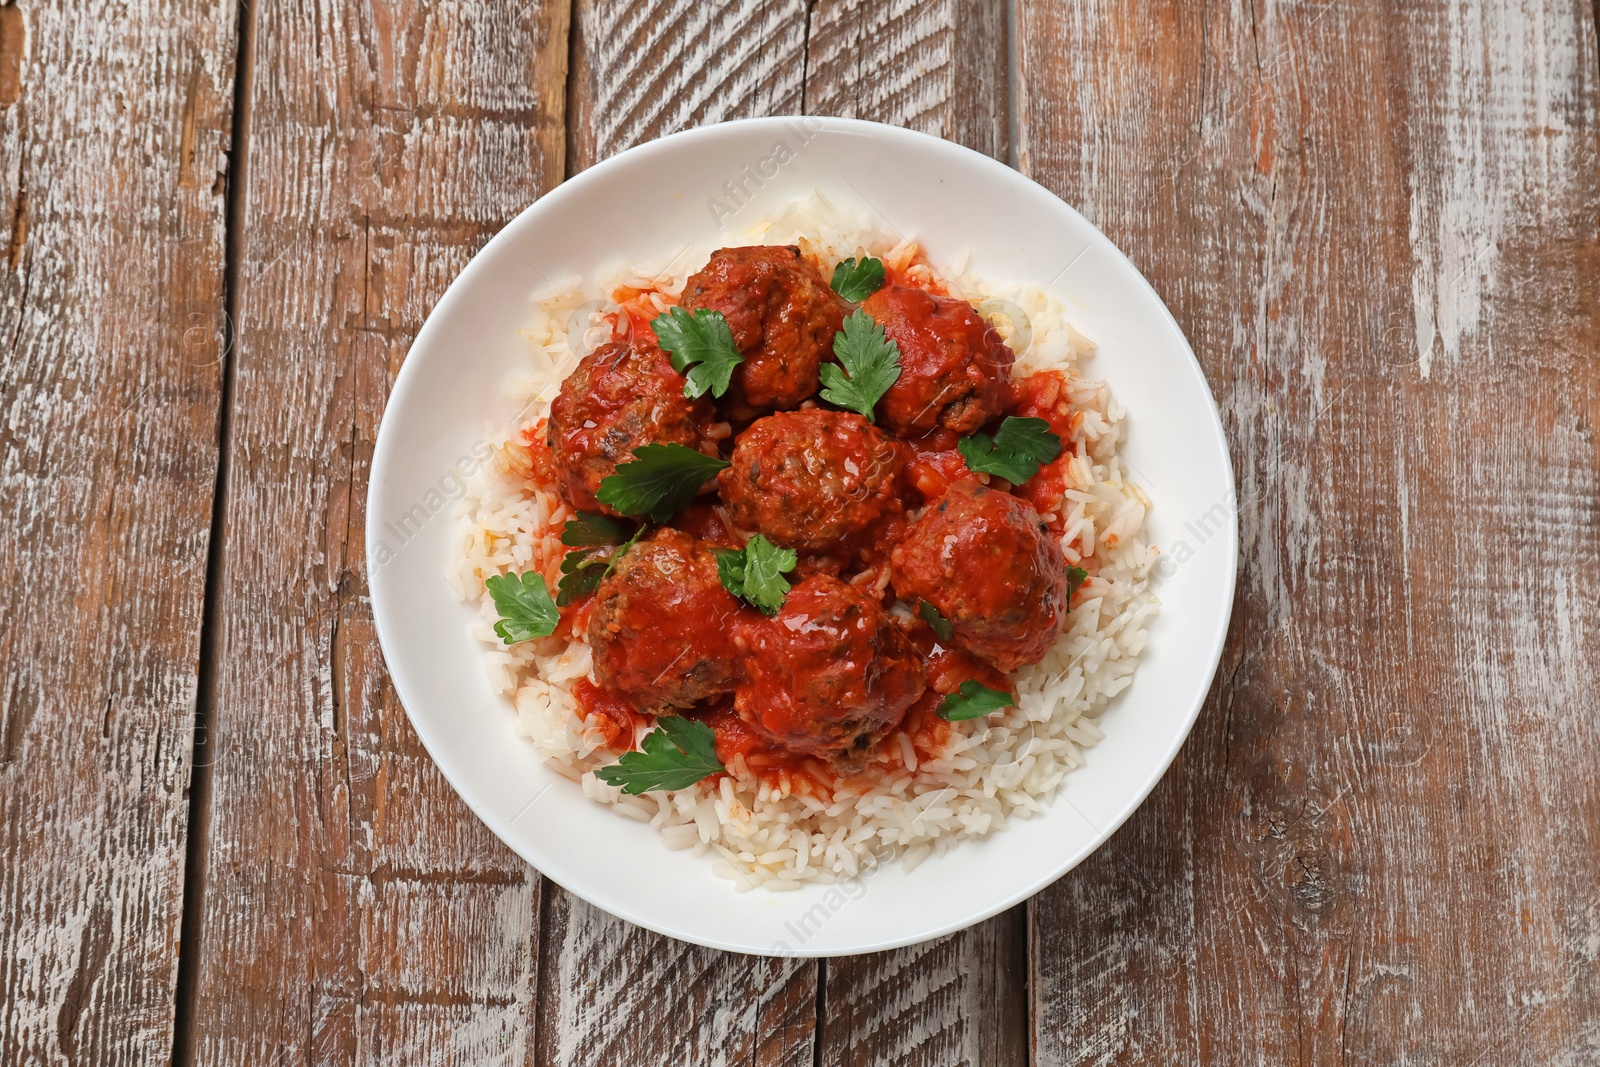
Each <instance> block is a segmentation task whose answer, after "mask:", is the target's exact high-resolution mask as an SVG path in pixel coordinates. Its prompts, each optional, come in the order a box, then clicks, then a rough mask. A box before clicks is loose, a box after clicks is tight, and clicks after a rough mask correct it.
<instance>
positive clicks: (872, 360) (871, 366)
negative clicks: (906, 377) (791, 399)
mask: <svg viewBox="0 0 1600 1067" xmlns="http://www.w3.org/2000/svg"><path fill="white" fill-rule="evenodd" d="M833 354H834V355H835V356H837V357H838V358H839V362H840V364H842V365H843V367H844V369H843V370H840V369H839V367H836V366H834V365H833V364H832V363H824V364H823V365H822V368H821V375H822V384H823V390H822V399H824V400H826V401H828V402H829V403H830V404H837V405H838V406H839V407H842V408H847V409H849V410H850V411H854V412H858V413H859V414H862V415H865V416H866V417H867V421H868V422H876V421H877V420H876V419H874V418H873V417H872V409H873V408H874V407H876V406H877V403H878V400H879V399H880V398H881V397H882V396H883V394H884V393H886V392H888V391H889V387H890V386H891V385H893V384H894V383H895V382H896V381H898V380H899V378H900V346H899V345H897V344H895V343H894V342H893V341H891V340H889V338H888V336H887V335H886V334H885V333H884V332H883V327H882V326H879V325H878V324H877V323H875V322H873V321H872V316H871V315H868V314H867V313H866V312H865V311H862V310H861V309H860V308H857V309H856V310H855V311H853V312H851V313H850V317H849V318H847V319H845V320H844V329H842V330H840V331H839V332H838V333H837V334H835V335H834V337H833ZM846 372H849V375H850V376H849V377H848V378H846V377H845V373H846Z"/></svg>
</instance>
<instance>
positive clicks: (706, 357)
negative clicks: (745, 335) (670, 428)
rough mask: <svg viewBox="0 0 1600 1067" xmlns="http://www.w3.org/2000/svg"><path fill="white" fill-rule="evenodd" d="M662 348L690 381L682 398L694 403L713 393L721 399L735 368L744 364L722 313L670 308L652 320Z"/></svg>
mask: <svg viewBox="0 0 1600 1067" xmlns="http://www.w3.org/2000/svg"><path fill="white" fill-rule="evenodd" d="M650 329H652V330H654V331H655V335H656V339H657V340H658V341H659V342H660V343H661V347H662V348H664V349H666V351H667V353H668V354H669V355H670V356H671V357H672V367H673V369H674V370H676V371H677V372H678V373H679V374H682V375H683V376H684V377H686V378H687V379H688V381H687V382H686V383H685V384H684V387H683V395H684V396H686V397H688V398H689V399H690V400H693V399H694V398H695V397H699V396H704V395H705V394H706V393H708V392H709V393H710V394H711V395H712V396H721V395H722V394H723V393H726V392H727V391H728V383H729V382H730V381H732V380H733V368H735V367H737V366H738V365H739V364H740V363H743V362H744V357H743V356H741V355H740V354H739V346H738V345H736V344H734V343H733V331H732V330H730V329H729V328H728V320H727V319H725V318H723V317H722V312H720V311H712V310H711V309H709V308H696V309H695V310H694V312H693V313H690V312H688V311H685V310H684V309H683V308H681V307H675V308H669V309H667V310H666V311H664V312H662V313H661V314H660V315H657V316H656V317H655V318H654V319H652V320H650Z"/></svg>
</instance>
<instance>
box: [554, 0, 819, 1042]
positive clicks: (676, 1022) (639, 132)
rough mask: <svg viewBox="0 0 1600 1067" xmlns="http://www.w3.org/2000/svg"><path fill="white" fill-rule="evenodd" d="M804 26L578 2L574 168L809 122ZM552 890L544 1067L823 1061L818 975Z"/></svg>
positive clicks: (764, 17)
mask: <svg viewBox="0 0 1600 1067" xmlns="http://www.w3.org/2000/svg"><path fill="white" fill-rule="evenodd" d="M805 19H806V5H805V3H804V2H803V0H787V2H781V3H763V2H758V0H732V2H729V0H724V2H720V3H713V4H691V3H687V2H683V0H653V2H648V3H623V2H620V0H606V2H593V0H579V2H578V4H577V5H576V9H575V17H574V23H573V33H574V40H573V50H572V56H573V61H572V72H571V95H570V97H569V101H568V110H569V115H570V117H571V121H570V123H569V125H568V148H569V154H568V166H569V169H570V170H571V171H573V172H576V171H579V170H582V169H584V168H585V167H588V166H591V165H592V164H594V163H596V162H598V161H599V160H601V159H604V158H605V157H607V156H610V155H613V154H615V153H616V152H619V151H621V150H622V149H624V148H627V147H629V146H630V145H633V144H636V143H638V142H640V141H645V140H649V139H650V138H652V137H657V136H660V135H662V134H665V133H671V132H672V131H674V130H677V129H681V128H684V127H687V126H694V125H700V124H703V123H707V122H716V121H719V120H722V119H729V118H742V117H747V116H752V115H762V114H769V113H782V112H797V111H799V109H800V86H801V82H802V75H803V71H804V57H805ZM665 54H671V55H672V56H673V61H672V62H662V61H661V59H660V57H661V56H662V55H665ZM546 892H547V896H548V904H547V907H546V909H545V915H544V922H543V923H542V928H541V937H542V942H543V943H542V948H541V953H540V994H539V1003H540V1006H541V1011H540V1014H541V1018H542V1019H545V1020H548V1025H547V1026H546V1028H545V1030H544V1032H543V1033H542V1034H541V1037H540V1047H539V1055H538V1062H539V1063H542V1064H559V1065H561V1067H576V1065H579V1064H585V1065H587V1064H594V1065H609V1064H613V1063H694V1064H732V1063H741V1064H742V1063H754V1064H761V1065H764V1067H766V1065H771V1067H779V1065H793V1067H799V1065H809V1064H811V1063H812V1059H813V1055H812V1053H813V1043H814V1042H813V1033H814V1023H815V1018H816V978H817V964H815V963H813V962H800V961H793V960H789V961H779V960H763V959H757V958H754V957H748V956H736V955H730V954H727V953H721V952H715V951H711V950H708V949H702V948H698V947H696V946H692V945H686V944H683V943H682V942H678V941H673V940H671V939H670V938H665V937H661V936H659V935H657V934H652V933H649V932H648V931H645V930H642V929H639V928H638V927H635V926H631V925H629V924H627V923H625V922H622V921H621V920H618V919H614V918H612V917H611V916H609V915H607V914H605V913H604V912H601V911H598V910H597V909H595V908H592V907H589V906H588V905H587V904H584V903H583V902H582V901H579V900H576V899H574V898H572V897H571V896H569V895H568V894H566V893H565V892H563V891H562V890H561V889H560V888H559V887H557V886H554V885H547V886H546Z"/></svg>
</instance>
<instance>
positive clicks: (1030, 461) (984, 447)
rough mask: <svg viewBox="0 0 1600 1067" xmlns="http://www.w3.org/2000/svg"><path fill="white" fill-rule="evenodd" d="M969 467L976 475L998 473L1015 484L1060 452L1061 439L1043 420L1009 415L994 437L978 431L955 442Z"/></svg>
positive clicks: (1025, 479)
mask: <svg viewBox="0 0 1600 1067" xmlns="http://www.w3.org/2000/svg"><path fill="white" fill-rule="evenodd" d="M956 448H958V449H959V450H960V451H961V458H962V459H964V460H966V461H967V469H968V470H970V471H972V472H973V473H974V474H996V475H999V476H1000V477H1002V478H1004V479H1005V480H1006V481H1008V482H1010V483H1012V484H1013V485H1021V484H1022V483H1023V482H1025V481H1027V480H1028V479H1029V478H1032V477H1033V476H1034V475H1035V474H1038V473H1039V465H1040V464H1042V463H1049V462H1050V461H1051V460H1053V459H1055V458H1056V457H1057V456H1059V455H1061V438H1059V437H1057V436H1056V435H1055V434H1054V433H1052V432H1051V431H1050V424H1049V423H1048V422H1045V421H1044V420H1043V419H1019V418H1017V417H1015V416H1010V415H1008V416H1007V417H1006V420H1005V421H1004V422H1002V423H1001V424H1000V429H999V432H997V433H996V434H995V435H994V437H992V438H991V437H990V436H989V435H988V434H986V433H975V434H973V435H972V436H971V437H963V438H962V439H961V440H959V441H957V442H956Z"/></svg>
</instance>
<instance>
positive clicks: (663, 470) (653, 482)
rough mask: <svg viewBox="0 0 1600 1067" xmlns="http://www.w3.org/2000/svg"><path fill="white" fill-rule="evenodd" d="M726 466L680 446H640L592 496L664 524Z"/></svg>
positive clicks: (618, 509)
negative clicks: (631, 457) (630, 458)
mask: <svg viewBox="0 0 1600 1067" xmlns="http://www.w3.org/2000/svg"><path fill="white" fill-rule="evenodd" d="M727 466H728V462H727V460H722V459H717V458H716V457H715V456H708V455H705V454H704V453H701V452H696V451H695V450H694V449H692V448H685V447H684V446H683V445H640V446H639V447H638V448H636V449H634V450H633V459H632V460H630V461H629V462H627V463H623V464H619V465H618V467H617V472H616V473H615V474H609V475H607V476H606V477H605V479H604V480H602V481H601V482H600V491H599V492H598V493H596V494H595V496H596V497H597V498H599V500H600V503H602V504H606V505H609V506H610V507H611V508H612V509H614V510H615V511H617V512H619V513H620V514H623V515H649V516H650V517H651V518H652V519H654V520H655V521H656V522H666V521H667V520H668V519H670V518H672V515H673V513H674V512H676V511H677V510H678V509H679V508H681V507H683V506H684V505H685V504H687V503H688V502H689V501H691V500H693V499H694V498H695V494H696V493H698V492H699V491H700V487H701V486H702V485H704V484H705V482H706V480H707V479H708V478H710V477H711V476H712V475H714V474H716V473H717V472H718V471H720V470H722V469H723V468H724V467H727Z"/></svg>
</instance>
